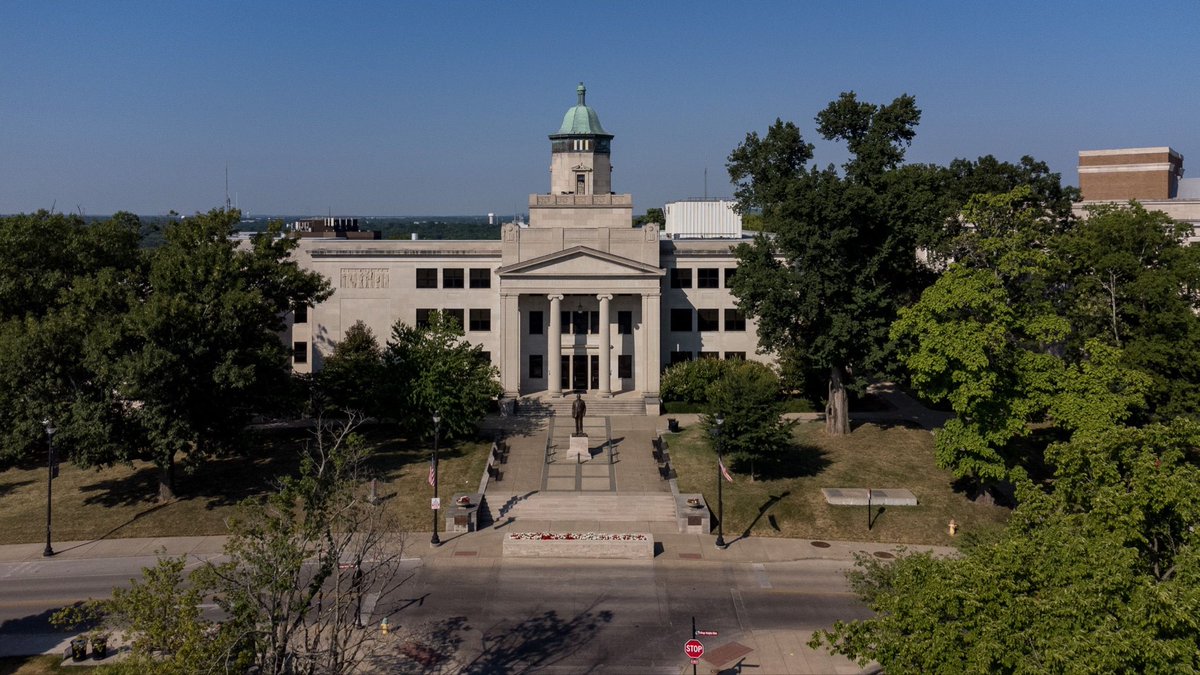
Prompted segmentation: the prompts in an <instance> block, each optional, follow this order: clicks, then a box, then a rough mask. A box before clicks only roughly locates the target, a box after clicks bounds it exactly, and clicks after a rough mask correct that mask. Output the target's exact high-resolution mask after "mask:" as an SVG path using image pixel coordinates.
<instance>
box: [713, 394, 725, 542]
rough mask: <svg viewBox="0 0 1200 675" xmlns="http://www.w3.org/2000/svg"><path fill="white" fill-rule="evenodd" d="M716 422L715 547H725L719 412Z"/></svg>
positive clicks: (722, 422) (722, 463)
mask: <svg viewBox="0 0 1200 675" xmlns="http://www.w3.org/2000/svg"><path fill="white" fill-rule="evenodd" d="M713 421H715V422H716V423H717V426H716V429H715V432H716V439H717V548H720V549H724V548H725V497H724V487H725V485H724V484H725V480H724V479H725V476H724V475H723V474H724V473H725V462H724V460H723V458H722V456H721V425H722V424H724V423H725V418H724V417H722V416H721V415H720V414H719V413H718V414H717V417H716V419H715V420H713Z"/></svg>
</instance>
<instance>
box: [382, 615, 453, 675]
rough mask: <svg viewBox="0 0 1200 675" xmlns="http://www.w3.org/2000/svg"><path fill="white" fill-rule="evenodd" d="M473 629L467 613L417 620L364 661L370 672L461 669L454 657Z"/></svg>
mask: <svg viewBox="0 0 1200 675" xmlns="http://www.w3.org/2000/svg"><path fill="white" fill-rule="evenodd" d="M469 630H471V626H470V625H469V624H468V623H467V617H465V616H452V617H448V618H445V619H439V620H437V621H430V622H426V623H422V624H418V625H416V626H414V627H413V628H411V629H409V630H407V631H404V634H403V635H397V636H396V639H395V640H394V641H392V643H391V644H389V645H388V647H387V648H386V649H385V650H383V651H382V652H380V653H377V654H374V655H372V656H371V657H369V658H368V659H367V662H366V663H365V664H364V665H365V666H367V668H368V669H369V671H370V672H381V673H413V674H414V675H415V674H417V673H421V674H428V675H434V674H441V673H458V672H461V668H462V664H461V663H459V662H458V660H457V659H456V658H455V657H456V656H457V655H458V651H459V649H460V648H461V647H462V643H463V636H462V634H463V633H465V632H466V631H469Z"/></svg>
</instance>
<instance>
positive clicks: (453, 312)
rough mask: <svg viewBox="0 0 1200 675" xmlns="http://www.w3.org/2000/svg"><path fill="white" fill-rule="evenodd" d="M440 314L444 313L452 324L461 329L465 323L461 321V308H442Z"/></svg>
mask: <svg viewBox="0 0 1200 675" xmlns="http://www.w3.org/2000/svg"><path fill="white" fill-rule="evenodd" d="M442 314H445V315H446V318H447V319H452V320H453V321H454V326H455V327H456V328H458V329H459V330H462V328H463V326H464V325H465V324H464V323H463V311H462V310H461V309H443V310H442Z"/></svg>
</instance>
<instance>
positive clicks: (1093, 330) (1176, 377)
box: [728, 93, 1200, 673]
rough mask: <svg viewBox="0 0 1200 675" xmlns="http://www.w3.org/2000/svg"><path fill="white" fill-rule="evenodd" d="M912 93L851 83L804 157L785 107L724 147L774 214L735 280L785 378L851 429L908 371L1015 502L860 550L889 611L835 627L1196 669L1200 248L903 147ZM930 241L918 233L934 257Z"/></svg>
mask: <svg viewBox="0 0 1200 675" xmlns="http://www.w3.org/2000/svg"><path fill="white" fill-rule="evenodd" d="M919 121H920V110H919V109H918V108H917V107H916V102H915V100H914V99H913V98H912V97H911V96H907V95H906V96H901V97H898V98H896V99H895V100H894V101H892V102H891V103H888V104H884V105H876V104H872V103H867V102H863V101H860V100H858V98H857V97H856V96H855V95H854V94H853V93H845V94H842V95H841V96H840V97H839V98H838V99H837V100H836V101H834V102H832V103H830V104H829V106H828V107H826V108H825V109H824V110H822V111H821V112H820V113H819V114H818V115H817V117H816V125H817V130H818V132H819V133H820V135H821V136H822V137H823V138H825V139H826V140H840V141H843V142H845V143H846V146H847V149H848V150H849V155H850V159H849V161H848V162H847V163H846V164H844V165H843V166H842V167H841V168H840V169H839V168H837V167H834V166H832V165H830V166H827V167H823V168H822V167H819V166H817V165H815V164H814V163H813V161H812V160H813V146H812V145H811V144H809V143H807V142H805V141H804V139H803V138H802V136H801V133H800V130H799V127H797V126H796V125H795V124H793V123H791V122H784V121H782V120H776V122H775V123H774V124H773V125H772V126H771V127H770V128H769V129H768V131H767V133H766V134H765V135H764V136H759V135H758V134H757V133H756V132H751V133H750V134H748V135H747V137H746V139H745V141H744V142H743V143H742V144H740V145H739V146H738V147H737V148H736V149H735V150H734V151H733V152H732V153H731V154H730V156H729V163H728V168H729V173H730V176H731V178H732V179H733V181H734V183H735V185H736V189H737V192H736V196H737V198H738V201H739V206H740V208H742V209H743V210H747V211H748V210H750V209H756V210H760V212H761V218H762V221H763V229H764V231H765V232H770V233H772V234H770V235H766V234H764V235H761V236H758V237H757V238H756V239H755V240H754V241H753V243H750V244H743V245H741V246H739V247H738V248H737V255H738V259H739V267H738V274H737V276H736V277H735V278H734V283H733V289H732V291H733V294H734V296H735V297H736V298H737V302H738V305H739V307H741V308H742V309H743V310H744V311H746V313H747V314H748V315H750V316H752V317H754V318H755V319H756V320H757V322H758V331H759V338H760V347H761V348H763V349H764V350H767V351H771V352H774V353H775V354H777V355H778V356H779V357H780V362H781V366H782V367H781V372H782V374H783V376H784V379H785V380H787V381H789V382H790V383H792V385H794V386H795V387H797V388H805V389H806V390H808V391H810V392H814V393H817V395H818V396H820V397H821V398H824V399H825V400H826V429H827V431H828V432H829V433H833V434H844V433H848V432H849V423H848V421H849V420H848V405H847V391H848V390H853V389H857V388H861V387H862V386H863V385H864V384H865V383H866V382H867V381H869V380H870V379H871V378H877V377H883V376H886V377H894V378H898V379H899V380H900V381H901V382H904V383H907V384H908V385H909V386H910V387H911V389H912V390H913V391H914V392H915V393H916V394H917V395H919V396H921V397H922V398H924V399H926V400H927V401H929V402H931V403H934V404H937V403H940V404H944V405H946V406H948V407H949V408H950V409H951V410H952V411H953V412H954V413H955V416H954V418H953V419H952V420H951V421H949V422H948V423H947V424H946V425H945V426H944V427H943V428H941V429H939V430H938V431H937V433H936V434H935V448H936V457H937V462H938V464H939V466H941V467H943V468H947V469H950V470H951V471H952V472H953V473H954V475H955V476H956V477H957V478H958V479H959V480H960V481H961V483H960V484H961V485H962V486H963V487H965V488H967V489H969V490H971V491H972V492H973V493H974V494H977V495H983V496H1000V497H1001V498H1006V499H1009V500H1011V501H1012V502H1014V503H1015V504H1016V508H1015V510H1014V512H1013V515H1012V518H1011V519H1010V522H1009V524H1008V526H1007V528H1006V529H1004V531H1002V532H999V533H994V534H991V535H977V536H970V537H967V539H966V540H965V541H964V542H963V544H962V546H960V554H959V555H958V556H955V557H949V558H945V557H936V556H932V555H926V554H921V555H908V556H903V557H901V558H900V559H899V560H897V561H894V562H890V563H883V562H879V561H871V560H865V559H864V560H862V561H860V566H859V568H858V570H857V571H856V572H855V573H854V574H853V575H852V578H851V581H852V584H853V587H854V588H855V590H856V591H857V592H858V593H859V594H860V595H861V597H862V598H863V599H864V600H865V601H866V602H867V603H868V605H869V606H870V607H871V608H872V609H873V610H874V611H875V612H876V616H875V617H874V618H872V619H868V620H865V621H856V622H838V623H837V624H836V625H835V626H834V627H833V628H832V629H831V630H827V631H819V632H818V633H817V634H816V635H815V636H814V638H813V641H812V643H811V644H812V645H813V646H819V645H825V646H828V647H830V648H831V649H833V650H834V651H836V652H839V653H842V654H845V655H848V656H851V657H852V658H855V659H857V660H858V661H859V662H860V663H863V664H866V663H867V662H869V661H872V660H875V661H878V662H879V663H880V664H882V665H883V667H884V668H885V669H886V670H887V671H888V672H897V673H903V672H913V673H916V672H955V673H958V672H989V673H991V672H1003V673H1015V672H1067V671H1077V670H1086V671H1094V672H1193V671H1195V670H1197V669H1200V624H1198V623H1197V619H1196V617H1197V616H1200V590H1198V589H1200V583H1198V582H1200V557H1198V556H1197V555H1196V551H1197V544H1200V541H1198V540H1197V531H1196V526H1197V521H1198V519H1200V518H1198V517H1200V424H1197V422H1196V418H1197V415H1198V413H1200V377H1198V376H1200V342H1198V340H1200V318H1198V314H1197V313H1198V312H1200V293H1198V291H1197V289H1198V282H1200V249H1198V248H1195V247H1193V246H1190V245H1189V244H1188V242H1187V239H1188V237H1189V236H1190V235H1191V230H1190V227H1189V226H1187V225H1186V224H1182V223H1177V222H1174V221H1172V220H1171V219H1170V218H1169V217H1167V216H1166V215H1165V214H1162V213H1158V212H1150V211H1147V210H1146V209H1144V208H1142V207H1141V206H1140V205H1138V204H1137V203H1129V204H1115V205H1105V206H1096V207H1091V208H1089V209H1088V210H1087V213H1086V214H1085V215H1084V216H1083V217H1076V216H1075V215H1074V213H1073V212H1072V202H1073V201H1076V200H1077V199H1078V193H1077V191H1076V190H1075V189H1074V188H1070V187H1064V186H1062V185H1061V181H1060V178H1059V176H1058V175H1057V174H1053V173H1051V172H1049V171H1048V169H1047V167H1046V165H1045V164H1043V163H1041V162H1038V161H1036V160H1034V159H1032V158H1030V157H1025V158H1023V159H1022V160H1021V161H1020V162H1019V163H1017V164H1010V163H1005V162H1000V161H997V160H995V159H994V158H992V157H982V158H980V159H979V160H977V161H968V160H956V161H954V162H951V163H950V164H949V165H948V166H936V165H922V164H905V163H903V158H904V154H905V150H906V148H907V147H908V145H909V143H911V142H912V140H913V138H914V137H915V128H916V126H917V124H918V122H919ZM914 251H923V253H924V255H923V257H921V258H918V257H917V256H915V255H914Z"/></svg>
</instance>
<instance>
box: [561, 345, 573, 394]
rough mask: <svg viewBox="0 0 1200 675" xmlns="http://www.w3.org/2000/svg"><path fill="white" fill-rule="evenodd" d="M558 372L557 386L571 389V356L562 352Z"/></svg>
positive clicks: (566, 389) (564, 389)
mask: <svg viewBox="0 0 1200 675" xmlns="http://www.w3.org/2000/svg"><path fill="white" fill-rule="evenodd" d="M558 372H559V382H558V386H560V387H562V389H563V391H570V389H571V356H570V354H563V356H562V369H561V370H559V371H558Z"/></svg>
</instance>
